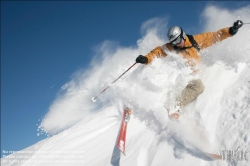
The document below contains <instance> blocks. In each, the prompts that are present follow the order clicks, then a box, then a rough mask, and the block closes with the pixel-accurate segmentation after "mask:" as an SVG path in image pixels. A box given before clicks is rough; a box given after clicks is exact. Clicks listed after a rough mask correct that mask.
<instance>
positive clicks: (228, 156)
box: [220, 150, 249, 161]
mask: <svg viewBox="0 0 250 166" xmlns="http://www.w3.org/2000/svg"><path fill="white" fill-rule="evenodd" d="M220 155H221V156H222V160H228V161H233V160H234V161H243V160H245V161H246V160H248V155H249V153H248V152H247V151H245V150H220Z"/></svg>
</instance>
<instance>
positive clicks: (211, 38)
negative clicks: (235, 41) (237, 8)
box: [194, 28, 232, 49]
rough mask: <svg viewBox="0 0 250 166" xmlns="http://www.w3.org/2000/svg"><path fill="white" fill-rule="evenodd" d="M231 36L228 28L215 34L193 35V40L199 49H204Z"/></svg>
mask: <svg viewBox="0 0 250 166" xmlns="http://www.w3.org/2000/svg"><path fill="white" fill-rule="evenodd" d="M231 36H232V35H231V34H230V33H229V28H223V29H220V30H218V31H216V32H206V33H203V34H199V35H195V36H194V39H195V41H196V42H197V44H198V45H199V47H200V49H205V48H207V47H210V46H212V45H213V44H215V43H217V42H220V41H222V40H224V39H226V38H228V37H231Z"/></svg>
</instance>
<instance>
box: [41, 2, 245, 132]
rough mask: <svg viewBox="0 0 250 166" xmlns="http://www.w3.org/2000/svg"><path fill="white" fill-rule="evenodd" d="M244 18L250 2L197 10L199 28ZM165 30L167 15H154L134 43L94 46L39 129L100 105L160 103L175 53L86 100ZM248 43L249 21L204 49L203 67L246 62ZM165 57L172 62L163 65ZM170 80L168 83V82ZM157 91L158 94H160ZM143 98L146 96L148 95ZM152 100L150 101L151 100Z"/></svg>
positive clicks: (53, 128)
mask: <svg viewBox="0 0 250 166" xmlns="http://www.w3.org/2000/svg"><path fill="white" fill-rule="evenodd" d="M249 18H250V6H247V7H244V8H240V9H237V10H233V11H231V10H228V9H223V8H218V7H216V6H207V7H206V8H205V9H204V12H203V13H202V14H201V20H202V21H203V24H204V27H203V28H204V30H203V31H204V32H205V31H216V30H218V29H220V28H223V27H229V26H232V25H233V22H234V21H236V20H238V19H240V20H242V21H243V22H247V21H249ZM180 26H181V25H180ZM168 28H170V27H168V21H167V18H153V19H150V20H148V21H146V22H145V23H143V24H142V29H141V31H142V35H143V36H142V38H141V39H138V41H137V46H131V47H122V46H120V45H118V44H117V43H115V42H112V41H104V42H103V43H101V44H100V45H98V46H96V47H95V50H94V51H95V56H94V58H93V60H92V62H91V64H90V67H89V68H88V69H87V70H86V69H84V70H80V71H77V72H75V73H74V74H73V76H72V79H71V81H69V82H68V83H66V84H65V85H64V86H63V87H62V88H61V92H60V94H59V95H58V97H57V98H56V99H55V101H54V102H53V104H52V105H51V106H50V108H49V110H48V113H47V114H46V116H45V117H44V118H43V120H42V122H41V124H40V126H39V129H41V130H42V131H44V132H46V133H48V134H55V133H58V132H60V131H62V130H64V129H66V128H68V127H70V126H72V125H74V124H76V123H77V122H79V121H80V120H82V119H83V118H86V117H88V116H89V115H91V114H93V113H95V112H97V110H100V109H101V108H102V107H105V105H112V104H117V103H119V102H120V101H123V102H125V103H126V104H127V105H130V106H131V107H138V108H145V109H146V108H148V109H150V108H152V107H154V106H155V105H157V103H159V102H161V101H162V100H163V98H164V97H163V96H164V93H166V92H164V91H162V89H164V88H166V87H168V88H169V87H171V86H172V85H174V84H175V83H176V82H175V80H176V79H177V77H178V74H179V73H180V72H182V71H180V70H179V69H177V68H176V67H175V66H176V62H175V61H171V58H172V59H176V57H175V55H172V56H170V58H169V59H167V58H164V59H163V58H162V59H158V60H156V61H155V62H153V63H152V65H148V66H147V67H145V66H144V65H139V64H137V65H136V66H135V67H134V68H132V69H131V70H130V71H129V72H128V73H126V75H124V76H123V77H122V78H121V79H120V80H119V81H117V82H116V83H115V84H114V85H113V86H112V87H110V88H109V89H108V90H107V91H106V92H105V93H103V94H102V95H101V96H100V97H99V98H98V99H97V101H96V102H95V103H93V102H92V101H91V98H92V97H95V96H96V95H98V94H99V93H100V92H101V91H102V90H103V89H104V88H105V87H107V86H108V85H109V84H110V83H111V82H113V81H114V80H115V79H116V78H117V77H118V76H119V75H121V74H122V73H123V72H124V71H125V70H127V69H128V68H129V67H130V66H131V65H132V64H133V63H134V62H135V59H136V57H137V56H138V55H140V54H142V55H145V54H146V53H148V52H150V50H152V49H153V48H155V47H156V46H159V45H162V44H164V43H166V42H167V39H166V32H167V29H168ZM249 41H250V25H246V26H243V27H242V28H241V29H240V30H239V32H238V33H237V35H235V36H234V37H233V38H230V39H228V40H226V41H225V42H224V41H223V42H222V43H219V44H218V45H216V46H214V47H213V48H211V49H209V51H207V50H206V51H203V52H202V58H203V59H204V60H203V61H204V63H205V64H206V65H212V64H214V63H215V62H216V61H220V60H223V61H224V62H225V63H226V64H229V65H231V66H233V64H234V63H235V62H249V60H250V55H249V54H247V53H249V50H250V45H249ZM168 60H170V61H171V63H168V64H166V62H167V61H168ZM177 60H178V61H179V62H181V63H182V60H181V59H178V58H177ZM164 62H165V63H164ZM181 69H183V72H184V70H185V71H186V73H185V72H184V73H182V75H184V76H185V75H188V74H189V71H187V70H186V68H185V67H183V66H182V67H181ZM155 70H157V73H155ZM171 72H172V73H175V74H172V73H171ZM162 78H167V79H165V80H164V79H162ZM188 79H191V78H190V77H187V79H186V80H185V79H184V80H183V79H182V82H183V84H180V87H183V86H184V83H185V82H187V81H188ZM169 80H170V83H169ZM171 80H173V81H172V82H171ZM125 92H126V93H125ZM157 94H158V95H157ZM159 94H161V95H160V96H159ZM146 96H151V98H147V97H146ZM152 96H153V98H154V99H152ZM142 98H143V99H142ZM152 100H153V101H152ZM153 102H155V105H152V104H150V103H153ZM134 104H136V106H135V105H134ZM159 118H160V117H159ZM163 121H164V120H163Z"/></svg>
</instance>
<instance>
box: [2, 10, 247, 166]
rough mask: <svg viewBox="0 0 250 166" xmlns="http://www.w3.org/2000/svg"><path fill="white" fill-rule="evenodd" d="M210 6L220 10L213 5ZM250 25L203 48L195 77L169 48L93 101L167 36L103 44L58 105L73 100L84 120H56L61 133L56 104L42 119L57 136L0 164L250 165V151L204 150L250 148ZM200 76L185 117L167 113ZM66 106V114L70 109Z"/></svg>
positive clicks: (75, 107)
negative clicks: (121, 142)
mask: <svg viewBox="0 0 250 166" xmlns="http://www.w3.org/2000/svg"><path fill="white" fill-rule="evenodd" d="M206 10H207V11H210V10H215V9H213V8H209V7H208V8H207V9H206ZM239 11H245V13H244V15H243V16H242V17H243V18H245V20H247V18H249V17H250V12H249V8H248V10H246V9H244V10H243V9H240V10H239ZM217 12H218V13H219V12H220V11H217ZM215 13H216V12H215ZM218 13H217V14H218ZM218 15H219V14H218ZM228 15H229V16H230V19H231V21H230V22H233V21H235V18H234V17H232V16H231V15H230V13H228ZM229 16H228V17H229ZM211 17H212V16H211ZM214 17H216V16H214ZM210 19H215V18H210ZM217 19H222V20H223V21H224V20H225V19H224V18H217ZM243 20H244V19H243ZM208 24H209V23H208ZM210 24H211V23H210ZM213 25H214V24H213ZM207 26H208V27H209V25H207ZM249 32H250V29H249V27H247V26H243V27H242V28H241V29H240V31H239V32H238V34H237V35H236V36H235V37H233V39H227V40H226V41H223V43H219V44H217V45H215V46H214V47H212V48H209V49H207V50H205V51H202V52H201V55H202V63H201V65H199V69H200V71H199V73H198V74H197V75H195V76H192V75H190V73H191V70H190V69H189V68H188V67H186V66H185V60H184V59H182V58H180V57H179V56H178V55H176V54H169V55H168V57H166V58H158V59H155V61H153V62H152V64H150V65H140V64H137V65H135V67H133V68H132V69H131V70H130V71H129V72H128V73H127V74H126V75H124V76H123V77H122V78H120V79H119V80H118V81H117V82H116V83H115V84H114V85H112V86H111V87H110V88H109V89H108V90H107V91H106V92H105V93H103V94H102V95H100V97H99V98H97V101H96V102H95V103H91V102H90V101H91V97H93V96H94V95H96V94H98V93H99V92H100V91H101V90H103V89H104V88H105V87H106V86H107V85H109V83H110V82H112V81H113V80H114V79H116V78H117V77H118V76H119V75H120V74H121V73H123V72H124V71H125V70H126V69H127V68H128V67H129V66H130V65H131V64H133V63H134V59H135V57H136V56H137V55H138V50H139V51H140V52H144V54H145V53H147V52H149V51H150V50H151V49H152V47H154V46H152V43H154V45H161V44H162V43H164V42H165V41H161V40H160V39H159V38H158V37H157V36H156V34H155V33H151V32H150V31H149V32H148V33H147V34H146V36H145V37H144V38H143V39H142V40H139V41H138V47H139V48H138V50H135V49H132V48H120V49H118V50H117V51H115V52H114V53H110V52H109V51H108V50H106V49H108V48H106V47H104V46H103V48H102V49H103V50H102V51H103V55H102V56H103V57H102V58H103V59H102V61H101V62H96V63H97V65H94V62H95V61H93V68H92V69H90V70H88V71H87V72H86V73H84V74H79V73H78V74H76V77H77V78H76V79H73V80H72V81H71V82H69V83H67V84H66V85H65V86H64V87H63V89H64V90H65V91H66V92H65V94H64V95H63V97H62V98H59V99H57V100H56V104H57V105H56V106H59V107H60V108H62V107H61V105H60V101H61V102H62V105H63V107H67V104H68V105H69V108H72V111H73V113H74V111H76V112H77V116H79V117H78V121H79V122H78V123H76V122H77V120H74V123H72V124H74V125H73V126H72V127H70V128H68V129H65V128H66V127H61V128H60V127H58V128H59V131H58V132H59V133H58V134H55V133H53V132H54V131H55V129H56V125H57V123H60V124H58V126H60V125H62V124H63V122H61V121H58V120H56V121H55V122H54V123H47V122H51V121H53V115H57V114H58V113H61V112H60V109H58V112H57V110H55V111H54V112H53V109H56V108H57V107H56V106H55V107H52V113H51V114H48V116H46V117H45V118H44V120H43V123H42V124H41V126H42V127H43V129H44V130H45V131H46V132H48V133H49V132H51V133H52V134H54V135H53V136H51V137H48V138H47V139H45V140H42V141H40V142H38V143H36V144H35V145H32V146H30V147H28V148H26V149H24V150H22V151H20V152H19V153H15V154H12V155H9V156H7V157H5V158H2V159H1V165H2V166H45V165H46V166H57V165H58V166H59V165H60V166H64V165H65V166H66V165H67V166H68V165H73V166H78V165H79V166H80V165H81V166H83V165H84V166H85V165H86V166H90V165H91V166H99V165H102V166H106V165H107V166H109V165H114V166H117V165H124V166H158V165H159V166H163V165H169V166H172V165H176V166H182V165H185V166H194V165H203V166H217V165H220V166H228V165H233V166H236V165H237V166H246V165H250V161H249V160H250V159H249V158H250V155H248V160H247V161H236V160H233V161H227V160H211V159H209V158H208V157H206V156H205V155H204V153H203V152H209V153H217V154H219V151H220V150H247V151H248V154H249V153H250V113H249V111H250V47H249V46H250V35H249ZM246 33H247V35H246ZM243 40H244V41H243ZM128 55H131V56H129V57H128ZM236 58H237V60H236ZM121 59H123V60H122V61H121ZM124 59H126V60H125V61H124ZM194 78H201V80H202V81H203V84H204V85H205V90H204V92H203V93H202V94H201V95H200V96H199V97H198V98H197V100H195V101H194V102H192V103H191V104H189V105H188V106H187V107H186V108H185V109H184V111H183V114H182V115H181V117H180V120H179V121H171V120H169V118H168V116H167V111H166V109H165V108H164V105H165V104H167V105H170V104H171V99H172V98H174V97H175V95H176V94H178V93H180V92H181V90H182V89H183V88H184V87H185V86H186V84H187V83H188V82H189V81H190V80H192V79H194ZM67 97H69V99H70V100H69V101H68V100H67ZM88 100H89V101H88ZM82 101H84V102H82ZM165 101H167V102H165ZM72 103H73V104H72ZM77 103H81V104H77ZM124 107H128V108H130V109H131V110H132V115H131V119H130V121H129V123H128V129H127V138H126V140H127V142H126V147H125V148H126V150H125V153H126V156H124V155H123V154H121V153H120V151H119V150H118V149H117V148H116V139H117V136H118V134H119V127H120V124H121V118H122V112H123V108H124ZM78 108H82V110H80V111H79V110H78ZM63 110H64V111H63V113H67V114H68V113H69V112H67V110H65V109H64V108H63ZM81 111H82V112H84V114H83V115H82V114H81V113H80V112H81ZM86 112H88V113H86ZM63 113H61V114H63ZM58 115H59V114H58ZM69 115H70V114H69ZM60 116H61V115H60ZM55 117H56V116H55ZM70 118H72V117H70ZM59 119H60V118H59ZM66 119H67V118H66ZM73 119H74V118H73ZM79 119H82V120H81V121H80V120H79ZM64 120H65V119H64ZM48 124H51V125H52V126H50V125H48ZM70 124H71V122H70V123H69V124H66V125H65V126H70ZM72 124H71V125H72ZM50 127H51V128H50ZM59 152H68V153H63V154H61V153H60V154H59ZM73 152H75V153H73ZM70 154H71V155H73V157H75V158H74V159H72V158H71V159H69V161H70V162H73V161H76V160H79V161H80V162H79V163H67V162H66V161H64V160H65V158H67V159H68V158H69V157H70V156H69V155H70ZM42 155H50V157H51V158H49V156H45V158H42V157H44V156H42ZM45 161H46V162H45ZM55 161H56V162H58V163H56V162H55Z"/></svg>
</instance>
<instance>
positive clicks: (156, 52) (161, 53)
mask: <svg viewBox="0 0 250 166" xmlns="http://www.w3.org/2000/svg"><path fill="white" fill-rule="evenodd" d="M166 50H173V47H172V46H171V45H170V44H169V43H166V44H164V45H163V46H158V47H156V48H155V49H153V50H152V51H150V53H148V54H147V55H146V57H147V58H148V63H147V64H149V63H151V62H152V61H153V59H154V58H159V57H165V56H167V53H166Z"/></svg>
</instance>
